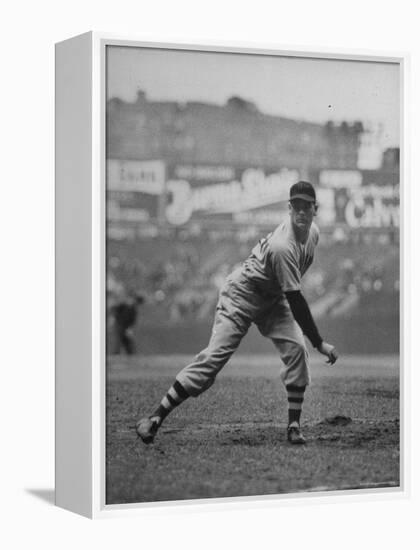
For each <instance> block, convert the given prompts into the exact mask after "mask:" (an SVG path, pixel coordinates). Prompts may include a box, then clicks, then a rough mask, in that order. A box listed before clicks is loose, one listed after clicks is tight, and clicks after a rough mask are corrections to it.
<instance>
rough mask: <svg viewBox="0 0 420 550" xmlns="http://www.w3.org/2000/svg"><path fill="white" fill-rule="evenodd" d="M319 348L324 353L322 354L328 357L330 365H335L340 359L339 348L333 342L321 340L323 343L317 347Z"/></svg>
mask: <svg viewBox="0 0 420 550" xmlns="http://www.w3.org/2000/svg"><path fill="white" fill-rule="evenodd" d="M317 350H318V351H319V353H322V355H325V356H326V357H328V360H327V363H328V364H330V365H334V363H335V362H336V361H337V359H338V353H337V350H336V349H335V347H334V346H333V345H332V344H328V343H327V342H321V345H320V346H319V347H318V348H317Z"/></svg>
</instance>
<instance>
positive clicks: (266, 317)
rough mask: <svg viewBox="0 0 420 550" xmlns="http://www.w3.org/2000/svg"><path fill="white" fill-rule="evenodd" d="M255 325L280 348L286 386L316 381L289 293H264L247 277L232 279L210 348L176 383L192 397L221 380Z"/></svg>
mask: <svg viewBox="0 0 420 550" xmlns="http://www.w3.org/2000/svg"><path fill="white" fill-rule="evenodd" d="M251 323H255V324H256V326H257V327H258V330H259V331H260V333H261V334H262V335H263V336H265V337H267V338H269V339H271V340H272V342H273V343H274V345H275V347H276V348H277V350H278V352H279V355H280V358H281V360H282V361H281V362H280V361H279V368H280V376H281V379H282V381H283V383H284V384H285V385H286V386H288V385H294V386H301V387H302V386H306V385H308V384H309V382H310V375H309V362H308V351H307V349H306V345H305V340H304V336H303V333H302V331H301V329H300V327H299V325H298V324H297V323H296V321H295V319H294V317H293V314H292V312H291V309H290V307H289V304H288V302H287V299H286V297H285V295H284V294H280V295H277V296H273V295H272V294H271V295H270V294H264V293H263V292H261V291H259V290H258V289H257V288H256V286H255V285H254V284H253V283H252V282H251V281H249V280H248V279H247V278H246V277H245V276H243V275H237V274H236V275H235V274H233V275H231V276H230V277H229V278H228V279H227V280H226V283H225V284H224V286H223V288H222V289H221V291H220V294H219V300H218V303H217V306H216V313H215V319H214V324H213V329H212V333H211V337H210V341H209V344H208V346H207V347H206V348H205V349H204V350H202V351H201V352H200V353H199V354H198V355H197V356H196V357H195V358H194V360H193V362H192V363H191V364H189V365H187V366H186V367H185V368H184V369H182V370H181V371H180V372H179V374H178V375H177V377H176V379H177V380H178V382H179V383H180V384H181V385H182V386H183V387H184V388H185V390H186V391H187V392H188V394H189V395H190V396H192V397H197V396H198V395H200V394H201V393H202V392H203V391H205V390H207V389H208V388H209V387H210V386H211V385H212V384H213V383H214V381H215V378H216V376H217V374H218V373H219V372H220V371H221V369H222V368H223V367H224V366H225V365H226V363H227V362H228V360H229V359H230V357H231V355H232V354H233V353H234V352H235V351H236V349H237V348H238V346H239V344H240V342H241V340H242V338H243V337H244V336H245V334H246V333H247V331H248V329H249V327H250V325H251Z"/></svg>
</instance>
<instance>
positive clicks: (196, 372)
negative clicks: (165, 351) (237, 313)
mask: <svg viewBox="0 0 420 550" xmlns="http://www.w3.org/2000/svg"><path fill="white" fill-rule="evenodd" d="M248 328H249V323H237V322H235V321H234V320H233V319H232V318H231V317H230V316H229V313H228V311H227V310H226V309H225V308H218V309H217V311H216V316H215V321H214V325H213V330H212V334H211V337H210V341H209V344H208V346H207V347H206V348H205V349H204V350H203V351H201V352H200V353H199V354H198V355H197V356H196V357H195V359H194V361H193V362H192V363H191V364H189V365H187V366H186V367H185V368H184V369H182V370H181V371H180V372H179V374H178V375H177V376H176V379H175V382H174V383H173V385H172V386H171V387H170V388H169V390H168V391H167V393H166V394H165V395H164V397H163V399H162V401H161V402H160V404H159V405H158V407H157V408H156V409H155V410H154V411H153V412H152V414H151V415H150V416H149V417H147V418H143V419H141V420H140V421H139V422H138V423H137V433H138V435H139V436H140V437H141V438H142V440H143V441H144V442H145V443H151V442H152V441H153V439H154V436H155V434H156V432H157V430H158V428H159V427H160V425H161V424H162V422H163V420H164V419H165V418H166V417H167V416H168V414H169V413H170V412H172V411H173V410H174V409H175V407H178V405H180V404H181V403H183V402H184V401H185V400H186V399H188V397H197V396H198V395H200V394H201V393H203V392H204V391H205V390H207V389H208V388H209V387H210V386H211V385H212V384H213V383H214V380H215V378H216V376H217V374H218V373H219V372H220V371H221V369H222V368H223V367H224V366H225V364H226V363H227V362H228V360H229V359H230V357H231V355H232V354H233V353H234V351H235V350H236V349H237V347H238V346H239V343H240V341H241V340H242V338H243V336H244V335H245V334H246V332H247V330H248Z"/></svg>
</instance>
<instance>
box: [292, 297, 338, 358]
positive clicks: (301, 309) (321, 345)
mask: <svg viewBox="0 0 420 550" xmlns="http://www.w3.org/2000/svg"><path fill="white" fill-rule="evenodd" d="M285 294H286V298H287V301H288V302H289V305H290V309H291V310H292V314H293V317H294V318H295V319H296V322H297V324H298V325H299V326H300V328H301V329H302V332H303V334H305V336H307V337H308V339H309V341H310V342H311V344H312V345H313V347H314V348H316V349H317V350H318V351H319V352H320V353H322V354H323V355H326V356H327V357H328V361H327V363H329V364H330V365H333V364H334V363H335V362H336V361H337V358H338V354H337V351H336V349H335V348H334V346H332V345H331V344H327V342H324V341H323V340H322V338H321V336H320V334H319V331H318V328H317V326H316V324H315V321H314V319H313V317H312V313H311V310H310V309H309V306H308V302H307V301H306V300H305V297H304V296H303V294H302V293H301V292H300V290H293V291H290V292H286V293H285Z"/></svg>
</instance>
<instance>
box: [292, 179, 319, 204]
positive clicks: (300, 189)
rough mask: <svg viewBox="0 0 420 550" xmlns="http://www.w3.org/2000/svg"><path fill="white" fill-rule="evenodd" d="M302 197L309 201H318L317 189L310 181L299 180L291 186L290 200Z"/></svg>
mask: <svg viewBox="0 0 420 550" xmlns="http://www.w3.org/2000/svg"><path fill="white" fill-rule="evenodd" d="M293 199H302V200H304V201H308V202H316V194H315V189H314V187H313V185H312V183H309V181H298V182H297V183H294V184H293V185H292V187H291V188H290V200H291V201H292V200H293Z"/></svg>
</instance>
